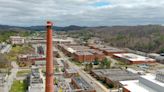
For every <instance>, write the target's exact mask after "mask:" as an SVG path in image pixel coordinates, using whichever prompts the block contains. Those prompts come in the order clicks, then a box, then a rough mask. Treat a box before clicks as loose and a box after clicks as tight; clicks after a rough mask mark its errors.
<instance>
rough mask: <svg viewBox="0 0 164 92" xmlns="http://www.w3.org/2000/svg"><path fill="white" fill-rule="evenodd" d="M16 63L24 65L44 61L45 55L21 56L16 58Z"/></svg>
mask: <svg viewBox="0 0 164 92" xmlns="http://www.w3.org/2000/svg"><path fill="white" fill-rule="evenodd" d="M17 60H18V62H20V63H25V64H35V61H36V62H38V61H40V62H41V61H44V60H46V56H45V55H37V54H21V55H19V56H18V57H17Z"/></svg>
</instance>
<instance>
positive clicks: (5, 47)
mask: <svg viewBox="0 0 164 92" xmlns="http://www.w3.org/2000/svg"><path fill="white" fill-rule="evenodd" d="M11 48H12V46H11V45H10V44H5V43H2V44H0V53H2V54H4V53H9V52H10V50H11Z"/></svg>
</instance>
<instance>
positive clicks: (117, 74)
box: [91, 69, 139, 87]
mask: <svg viewBox="0 0 164 92" xmlns="http://www.w3.org/2000/svg"><path fill="white" fill-rule="evenodd" d="M91 75H92V76H94V77H95V78H96V79H98V80H101V81H104V82H105V83H107V84H109V85H110V84H113V85H114V87H118V86H119V81H123V80H136V79H138V78H139V75H138V74H134V73H132V72H130V71H127V70H122V69H98V70H92V71H91Z"/></svg>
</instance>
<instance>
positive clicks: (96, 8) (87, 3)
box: [0, 0, 164, 26]
mask: <svg viewBox="0 0 164 92" xmlns="http://www.w3.org/2000/svg"><path fill="white" fill-rule="evenodd" d="M47 20H51V21H53V22H55V24H56V25H57V26H68V25H79V26H112V25H145V24H164V0H0V24H4V25H18V26H33V25H44V24H45V22H46V21H47Z"/></svg>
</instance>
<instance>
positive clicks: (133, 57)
mask: <svg viewBox="0 0 164 92" xmlns="http://www.w3.org/2000/svg"><path fill="white" fill-rule="evenodd" d="M114 56H117V57H121V58H124V59H127V60H130V61H145V62H149V61H155V59H152V58H149V57H144V56H140V55H137V54H133V53H120V54H114Z"/></svg>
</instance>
